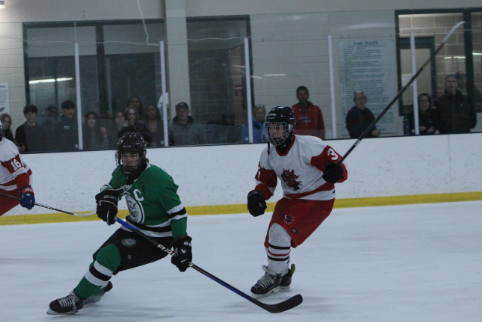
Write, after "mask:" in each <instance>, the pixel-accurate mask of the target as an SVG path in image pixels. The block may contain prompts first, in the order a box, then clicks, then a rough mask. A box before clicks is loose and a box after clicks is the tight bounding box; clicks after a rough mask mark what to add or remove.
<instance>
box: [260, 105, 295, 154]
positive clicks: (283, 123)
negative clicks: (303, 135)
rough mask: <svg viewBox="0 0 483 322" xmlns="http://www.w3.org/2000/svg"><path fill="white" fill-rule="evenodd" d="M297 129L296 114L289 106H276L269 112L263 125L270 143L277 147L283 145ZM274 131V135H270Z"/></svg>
mask: <svg viewBox="0 0 483 322" xmlns="http://www.w3.org/2000/svg"><path fill="white" fill-rule="evenodd" d="M294 129H295V114H294V112H293V111H292V108H290V107H288V106H275V107H274V108H272V109H271V110H270V112H268V114H267V116H266V117H265V122H264V124H263V132H264V134H265V137H266V138H267V139H268V141H269V142H270V143H272V144H273V145H275V146H280V145H283V144H284V143H285V142H286V141H287V139H289V138H290V137H291V136H292V134H293V131H294ZM270 130H272V133H273V132H276V133H273V135H275V134H276V136H272V133H270Z"/></svg>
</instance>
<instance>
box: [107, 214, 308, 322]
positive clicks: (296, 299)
mask: <svg viewBox="0 0 483 322" xmlns="http://www.w3.org/2000/svg"><path fill="white" fill-rule="evenodd" d="M116 221H117V222H118V223H120V224H121V225H122V226H124V227H126V228H128V229H129V230H132V231H133V232H134V233H135V234H136V235H138V236H140V237H142V238H144V239H146V240H147V241H148V242H150V243H151V244H153V245H154V246H156V247H158V248H160V249H161V250H162V251H164V252H166V253H168V254H169V255H171V256H174V255H175V253H174V252H173V251H172V250H171V249H168V248H166V247H164V246H163V245H161V244H158V243H157V242H155V241H154V240H153V239H151V238H149V237H148V236H146V235H145V234H143V233H142V232H140V231H139V230H138V229H137V228H136V227H134V226H132V225H130V224H129V223H127V222H125V221H123V220H121V219H119V218H116ZM189 266H190V267H192V268H193V269H195V270H197V271H198V272H200V273H201V274H203V275H205V276H207V277H209V278H211V279H212V280H214V281H215V282H217V283H218V284H221V285H223V286H224V287H226V288H227V289H229V290H230V291H232V292H234V293H236V294H238V295H240V296H241V297H243V298H245V299H246V300H248V301H250V302H252V303H253V304H255V305H258V306H259V307H261V308H262V309H264V310H266V311H268V312H270V313H280V312H283V311H287V310H290V309H293V308H294V307H296V306H297V305H299V304H300V303H302V301H303V298H302V295H300V294H297V295H295V296H292V297H291V298H289V299H287V300H285V301H283V302H280V303H278V304H265V303H262V302H260V301H258V300H256V299H254V298H253V297H251V296H249V295H247V294H245V293H243V292H242V291H240V290H238V289H236V288H235V287H233V286H231V285H230V284H228V283H226V282H224V281H222V280H221V279H219V278H218V277H216V276H214V275H212V274H210V273H208V272H207V271H205V270H204V269H202V268H201V267H199V266H197V265H195V264H193V263H190V264H189Z"/></svg>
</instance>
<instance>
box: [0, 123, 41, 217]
mask: <svg viewBox="0 0 483 322" xmlns="http://www.w3.org/2000/svg"><path fill="white" fill-rule="evenodd" d="M31 175H32V171H31V170H30V168H29V167H28V166H27V164H25V162H22V160H21V159H20V154H19V152H18V148H17V146H16V145H15V144H14V143H13V142H12V141H10V140H9V139H7V138H4V137H3V135H2V122H1V121H0V192H1V193H3V194H7V195H10V196H13V197H16V198H20V201H19V200H17V199H13V198H9V197H6V196H2V195H0V216H1V215H3V214H4V213H6V212H7V211H9V210H10V209H12V208H13V207H15V206H17V205H18V204H20V205H21V206H22V207H25V208H27V209H28V210H30V209H32V207H33V206H34V204H35V197H34V190H33V189H32V186H31V184H32V183H31V181H32V178H31Z"/></svg>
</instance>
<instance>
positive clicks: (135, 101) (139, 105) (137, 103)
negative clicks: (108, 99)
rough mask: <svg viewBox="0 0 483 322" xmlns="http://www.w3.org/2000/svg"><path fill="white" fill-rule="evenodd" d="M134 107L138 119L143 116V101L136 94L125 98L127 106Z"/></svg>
mask: <svg viewBox="0 0 483 322" xmlns="http://www.w3.org/2000/svg"><path fill="white" fill-rule="evenodd" d="M131 106H133V107H135V108H136V111H137V112H138V116H139V119H140V118H141V117H142V116H143V113H144V108H143V102H142V101H141V99H140V98H139V97H138V96H131V97H129V99H128V100H127V107H131Z"/></svg>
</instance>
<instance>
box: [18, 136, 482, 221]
mask: <svg viewBox="0 0 483 322" xmlns="http://www.w3.org/2000/svg"><path fill="white" fill-rule="evenodd" d="M326 142H327V144H329V145H330V146H332V147H333V148H334V149H335V150H336V151H337V152H339V153H340V154H341V155H343V154H344V153H345V152H346V151H347V150H348V149H349V148H350V147H351V146H352V145H353V144H354V142H355V140H333V141H326ZM265 146H266V145H265V144H251V145H248V144H247V145H228V146H204V147H186V148H161V149H150V150H148V153H147V156H148V158H149V159H150V161H151V163H153V164H156V165H158V166H160V167H161V168H163V169H164V170H166V171H167V172H168V173H169V174H170V175H171V176H172V177H173V178H174V180H175V182H176V183H177V184H178V185H179V190H178V193H179V195H180V197H181V200H182V202H183V204H184V205H185V206H201V205H230V204H243V203H245V202H246V195H247V193H248V192H249V191H250V190H252V189H253V188H254V185H255V181H254V176H255V173H256V172H257V169H258V168H257V167H258V161H259V158H260V153H261V151H262V150H263V148H264V147H265ZM481 150H482V140H481V134H462V135H452V136H448V135H435V136H425V137H400V138H378V139H365V140H363V141H362V142H361V143H360V144H359V145H358V146H357V148H356V149H354V150H353V152H352V153H351V154H350V155H349V157H348V158H347V159H346V162H345V164H346V166H347V169H348V171H349V179H348V180H347V181H346V182H345V183H343V184H337V187H336V188H337V198H341V199H344V198H363V197H377V196H401V195H418V194H435V193H452V192H470V191H481V189H482V188H481V176H482V170H481V169H482V168H481V158H482V154H481ZM22 159H23V160H24V161H25V162H27V163H28V164H29V165H30V167H31V168H32V171H33V178H34V183H33V187H34V190H35V194H36V201H37V202H38V203H40V204H44V205H48V206H51V207H55V208H59V209H62V210H66V211H74V212H78V211H92V210H94V209H95V201H94V195H95V194H96V193H97V192H99V188H100V187H101V186H102V185H103V184H105V183H107V182H108V181H109V180H110V177H111V173H112V171H113V170H114V168H115V160H114V151H99V152H76V153H58V154H31V155H23V156H22ZM281 196H282V192H281V189H280V187H278V188H277V190H276V192H275V196H274V197H272V199H270V202H275V201H276V200H278V199H279V198H281ZM120 208H122V209H126V206H125V203H124V201H122V202H121V203H120ZM51 212H52V211H50V210H48V209H44V208H41V207H34V209H32V211H30V212H27V211H26V209H25V208H21V207H16V208H14V209H13V210H11V211H10V212H9V213H8V214H10V215H15V214H27V213H34V214H35V213H51Z"/></svg>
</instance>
